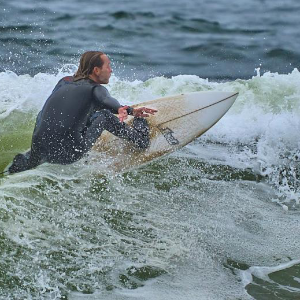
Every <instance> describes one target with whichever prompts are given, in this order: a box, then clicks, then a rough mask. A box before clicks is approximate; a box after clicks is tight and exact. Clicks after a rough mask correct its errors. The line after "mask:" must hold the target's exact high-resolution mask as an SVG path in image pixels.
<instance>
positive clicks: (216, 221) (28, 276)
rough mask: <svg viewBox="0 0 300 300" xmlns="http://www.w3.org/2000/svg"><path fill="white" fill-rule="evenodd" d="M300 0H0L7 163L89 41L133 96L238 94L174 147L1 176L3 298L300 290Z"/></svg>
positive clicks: (119, 86)
mask: <svg viewBox="0 0 300 300" xmlns="http://www.w3.org/2000/svg"><path fill="white" fill-rule="evenodd" d="M299 8H300V3H299V2H298V1H295V0H288V1H281V0H280V1H279V0H276V1H266V0H265V1H251V2H250V1H235V0H234V1H231V3H230V5H229V4H228V3H225V2H223V1H214V2H211V3H206V2H204V1H190V0H189V1H185V2H183V1H182V2H177V1H175V2H174V1H173V2H171V1H164V2H161V1H160V2H159V1H153V0H152V1H139V2H134V1H123V2H122V3H118V2H117V1H110V2H109V3H106V2H100V1H89V2H79V1H72V2H71V1H64V2H61V1H60V2H59V1H51V2H48V1H29V2H21V1H16V0H15V1H10V2H9V3H4V2H0V172H1V171H2V170H3V169H4V168H5V167H6V166H7V164H9V163H10V162H11V160H12V158H13V157H14V155H15V154H17V153H19V152H23V151H25V150H27V149H28V148H29V146H30V141H31V134H32V130H33V127H34V122H35V118H36V115H37V113H38V111H39V110H40V109H41V107H42V106H43V103H44V102H45V100H46V99H47V97H48V96H49V94H50V93H51V91H52V89H53V87H54V86H55V84H56V83H57V81H58V80H59V79H60V78H61V77H62V76H65V75H68V74H73V73H74V72H75V71H76V68H77V64H78V59H79V56H80V53H82V52H83V51H85V50H88V49H100V50H103V51H105V52H107V53H108V54H109V55H110V57H111V59H112V61H113V68H114V74H113V76H112V78H111V81H110V83H109V85H108V86H107V88H108V89H109V91H110V93H111V94H112V95H113V96H114V97H116V98H117V99H119V100H120V102H122V103H123V104H129V105H130V104H135V103H139V102H141V101H146V100H151V99H155V98H157V97H162V96H168V95H175V94H179V93H187V92H194V91H235V92H239V97H238V98H237V100H236V102H235V104H234V105H233V107H232V108H231V109H230V110H229V111H228V113H227V114H226V115H225V116H224V117H223V118H222V119H221V120H220V121H219V122H218V123H217V124H216V125H215V126H214V127H213V128H211V129H210V130H209V131H207V132H206V133H205V134H204V135H203V136H201V137H200V138H198V139H197V140H195V141H194V142H193V143H191V144H189V145H187V146H186V147H184V148H183V149H181V150H178V151H177V152H175V153H173V154H171V155H168V156H165V157H162V158H161V159H158V160H155V161H153V162H152V163H150V164H148V165H146V166H142V167H140V168H138V169H134V170H129V171H128V172H125V173H117V174H116V173H113V172H111V171H110V170H107V168H106V166H105V162H103V161H101V160H100V159H98V160H97V158H99V154H97V153H93V152H92V153H90V156H89V157H88V158H86V159H83V160H82V161H79V162H77V163H75V164H72V165H68V166H59V165H50V164H44V165H41V166H39V167H37V168H36V169H34V170H30V171H26V172H23V173H18V174H14V175H11V176H1V177H0V299H18V300H19V299H69V300H77V299H80V300H81V299H93V300H95V299H97V300H98V299H108V300H109V299H118V300H119V299H124V300H125V299H126V300H127V299H147V300H148V299H149V300H151V299H153V300H154V299H155V300H158V299H161V300H163V299H176V300H177V299H178V300H179V299H180V300H186V299H189V300H190V299H193V300H194V299H195V300H196V299H197V300H198V299H201V300H202V299H203V300H206V299H209V300H210V299H216V300H219V299H221V300H222V299H228V300H229V299H230V300H231V299H299V298H300V239H299V229H300V222H299V214H300V84H299V83H300V72H299V69H300V68H299V61H300V60H299V58H300V52H299V47H298V40H299V31H298V28H299V25H300V24H299V23H300V21H299V17H298V14H299V13H298V11H299Z"/></svg>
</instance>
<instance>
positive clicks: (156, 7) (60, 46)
mask: <svg viewBox="0 0 300 300" xmlns="http://www.w3.org/2000/svg"><path fill="white" fill-rule="evenodd" d="M299 9H300V3H299V1H296V0H286V1H283V0H274V1H271V0H269V1H267V0H265V1H263V0H253V1H239V0H233V1H230V3H227V2H225V1H213V2H212V3H207V2H206V1H201V0H198V1H170V0H167V1H155V0H151V1H146V0H145V1H96V0H93V1H88V2H85V1H78V0H75V1H69V0H67V1H63V2H62V1H57V0H55V1H46V0H45V1H24V2H22V1H18V0H12V1H9V2H8V1H1V3H0V20H1V21H0V47H1V58H0V71H1V70H2V71H3V70H5V69H9V70H11V71H14V72H16V73H18V74H24V73H25V74H27V73H29V74H31V75H33V74H36V73H38V72H41V71H42V72H47V73H49V72H54V71H55V70H56V69H57V68H58V67H59V66H61V65H62V64H66V63H71V62H73V63H77V61H78V57H79V55H80V54H81V53H82V52H83V51H85V50H91V49H100V50H103V51H104V52H107V53H108V54H110V55H111V58H112V59H113V60H114V62H115V73H116V75H118V76H121V77H122V78H124V77H125V78H130V79H133V78H137V79H146V78H149V77H153V76H157V75H164V76H172V75H178V74H193V75H198V76H200V77H202V78H206V77H208V78H211V79H224V78H227V79H236V78H250V77H251V76H253V75H254V74H255V72H254V69H255V68H258V67H261V70H262V71H263V72H265V71H271V72H279V73H287V72H290V71H291V70H293V68H297V67H299V61H300V50H299V38H300V33H299V27H300V20H299Z"/></svg>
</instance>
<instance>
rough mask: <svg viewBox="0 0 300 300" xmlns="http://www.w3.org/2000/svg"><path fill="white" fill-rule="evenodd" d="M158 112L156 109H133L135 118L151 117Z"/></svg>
mask: <svg viewBox="0 0 300 300" xmlns="http://www.w3.org/2000/svg"><path fill="white" fill-rule="evenodd" d="M156 112H157V110H156V109H152V108H147V107H140V108H134V109H133V115H134V116H135V117H149V114H151V115H154V114H155V113H156Z"/></svg>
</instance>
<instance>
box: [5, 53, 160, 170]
mask: <svg viewBox="0 0 300 300" xmlns="http://www.w3.org/2000/svg"><path fill="white" fill-rule="evenodd" d="M111 73H112V69H111V66H110V60H109V58H108V56H107V55H106V54H104V53H103V52H100V51H88V52H85V53H84V54H83V55H82V56H81V59H80V64H79V67H78V70H77V72H76V74H75V75H74V76H67V77H64V78H62V79H61V80H60V81H59V82H58V83H57V85H56V86H55V88H54V90H53V92H52V94H51V95H50V97H49V98H48V99H47V101H46V103H45V105H44V107H43V108H42V110H41V111H40V113H39V114H38V116H37V119H36V124H35V128H34V131H33V135H32V143H31V149H30V151H28V152H27V153H25V154H17V155H16V156H15V158H14V159H13V162H12V164H11V166H10V167H9V168H8V171H9V173H16V172H21V171H25V170H28V169H32V168H34V167H36V166H38V165H40V164H42V163H44V162H49V163H57V164H70V163H73V162H75V161H77V160H79V159H80V158H82V157H83V156H84V155H85V154H86V153H87V152H88V151H89V150H90V149H91V148H92V147H93V145H94V144H95V142H96V140H97V139H98V138H99V136H100V135H101V133H102V132H103V131H104V130H107V131H109V132H111V133H112V134H114V135H116V136H118V137H120V138H124V139H127V140H128V141H130V142H132V143H133V144H134V145H135V146H136V147H137V148H139V149H145V148H147V147H148V146H149V143H150V141H149V126H148V123H147V121H146V120H145V119H144V117H148V116H149V114H152V115H153V114H155V112H156V110H154V109H149V108H146V107H141V108H137V109H136V108H132V107H129V106H122V105H120V103H119V102H118V101H117V100H116V99H115V98H113V97H112V96H111V95H110V94H109V92H108V90H107V89H106V88H105V87H104V86H103V85H102V84H107V83H108V82H109V79H110V76H111ZM114 114H118V117H116V116H115V115H114ZM128 115H133V116H134V120H133V125H132V127H131V126H128V125H127V124H125V123H124V120H126V119H127V117H128Z"/></svg>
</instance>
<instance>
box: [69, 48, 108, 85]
mask: <svg viewBox="0 0 300 300" xmlns="http://www.w3.org/2000/svg"><path fill="white" fill-rule="evenodd" d="M103 54H104V53H103V52H101V51H87V52H85V53H83V54H82V55H81V58H80V63H79V67H78V70H77V72H76V73H75V75H74V81H77V80H80V79H84V78H88V77H89V75H90V74H92V73H93V70H94V68H95V67H99V68H101V67H102V66H103V60H102V59H101V55H103Z"/></svg>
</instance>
